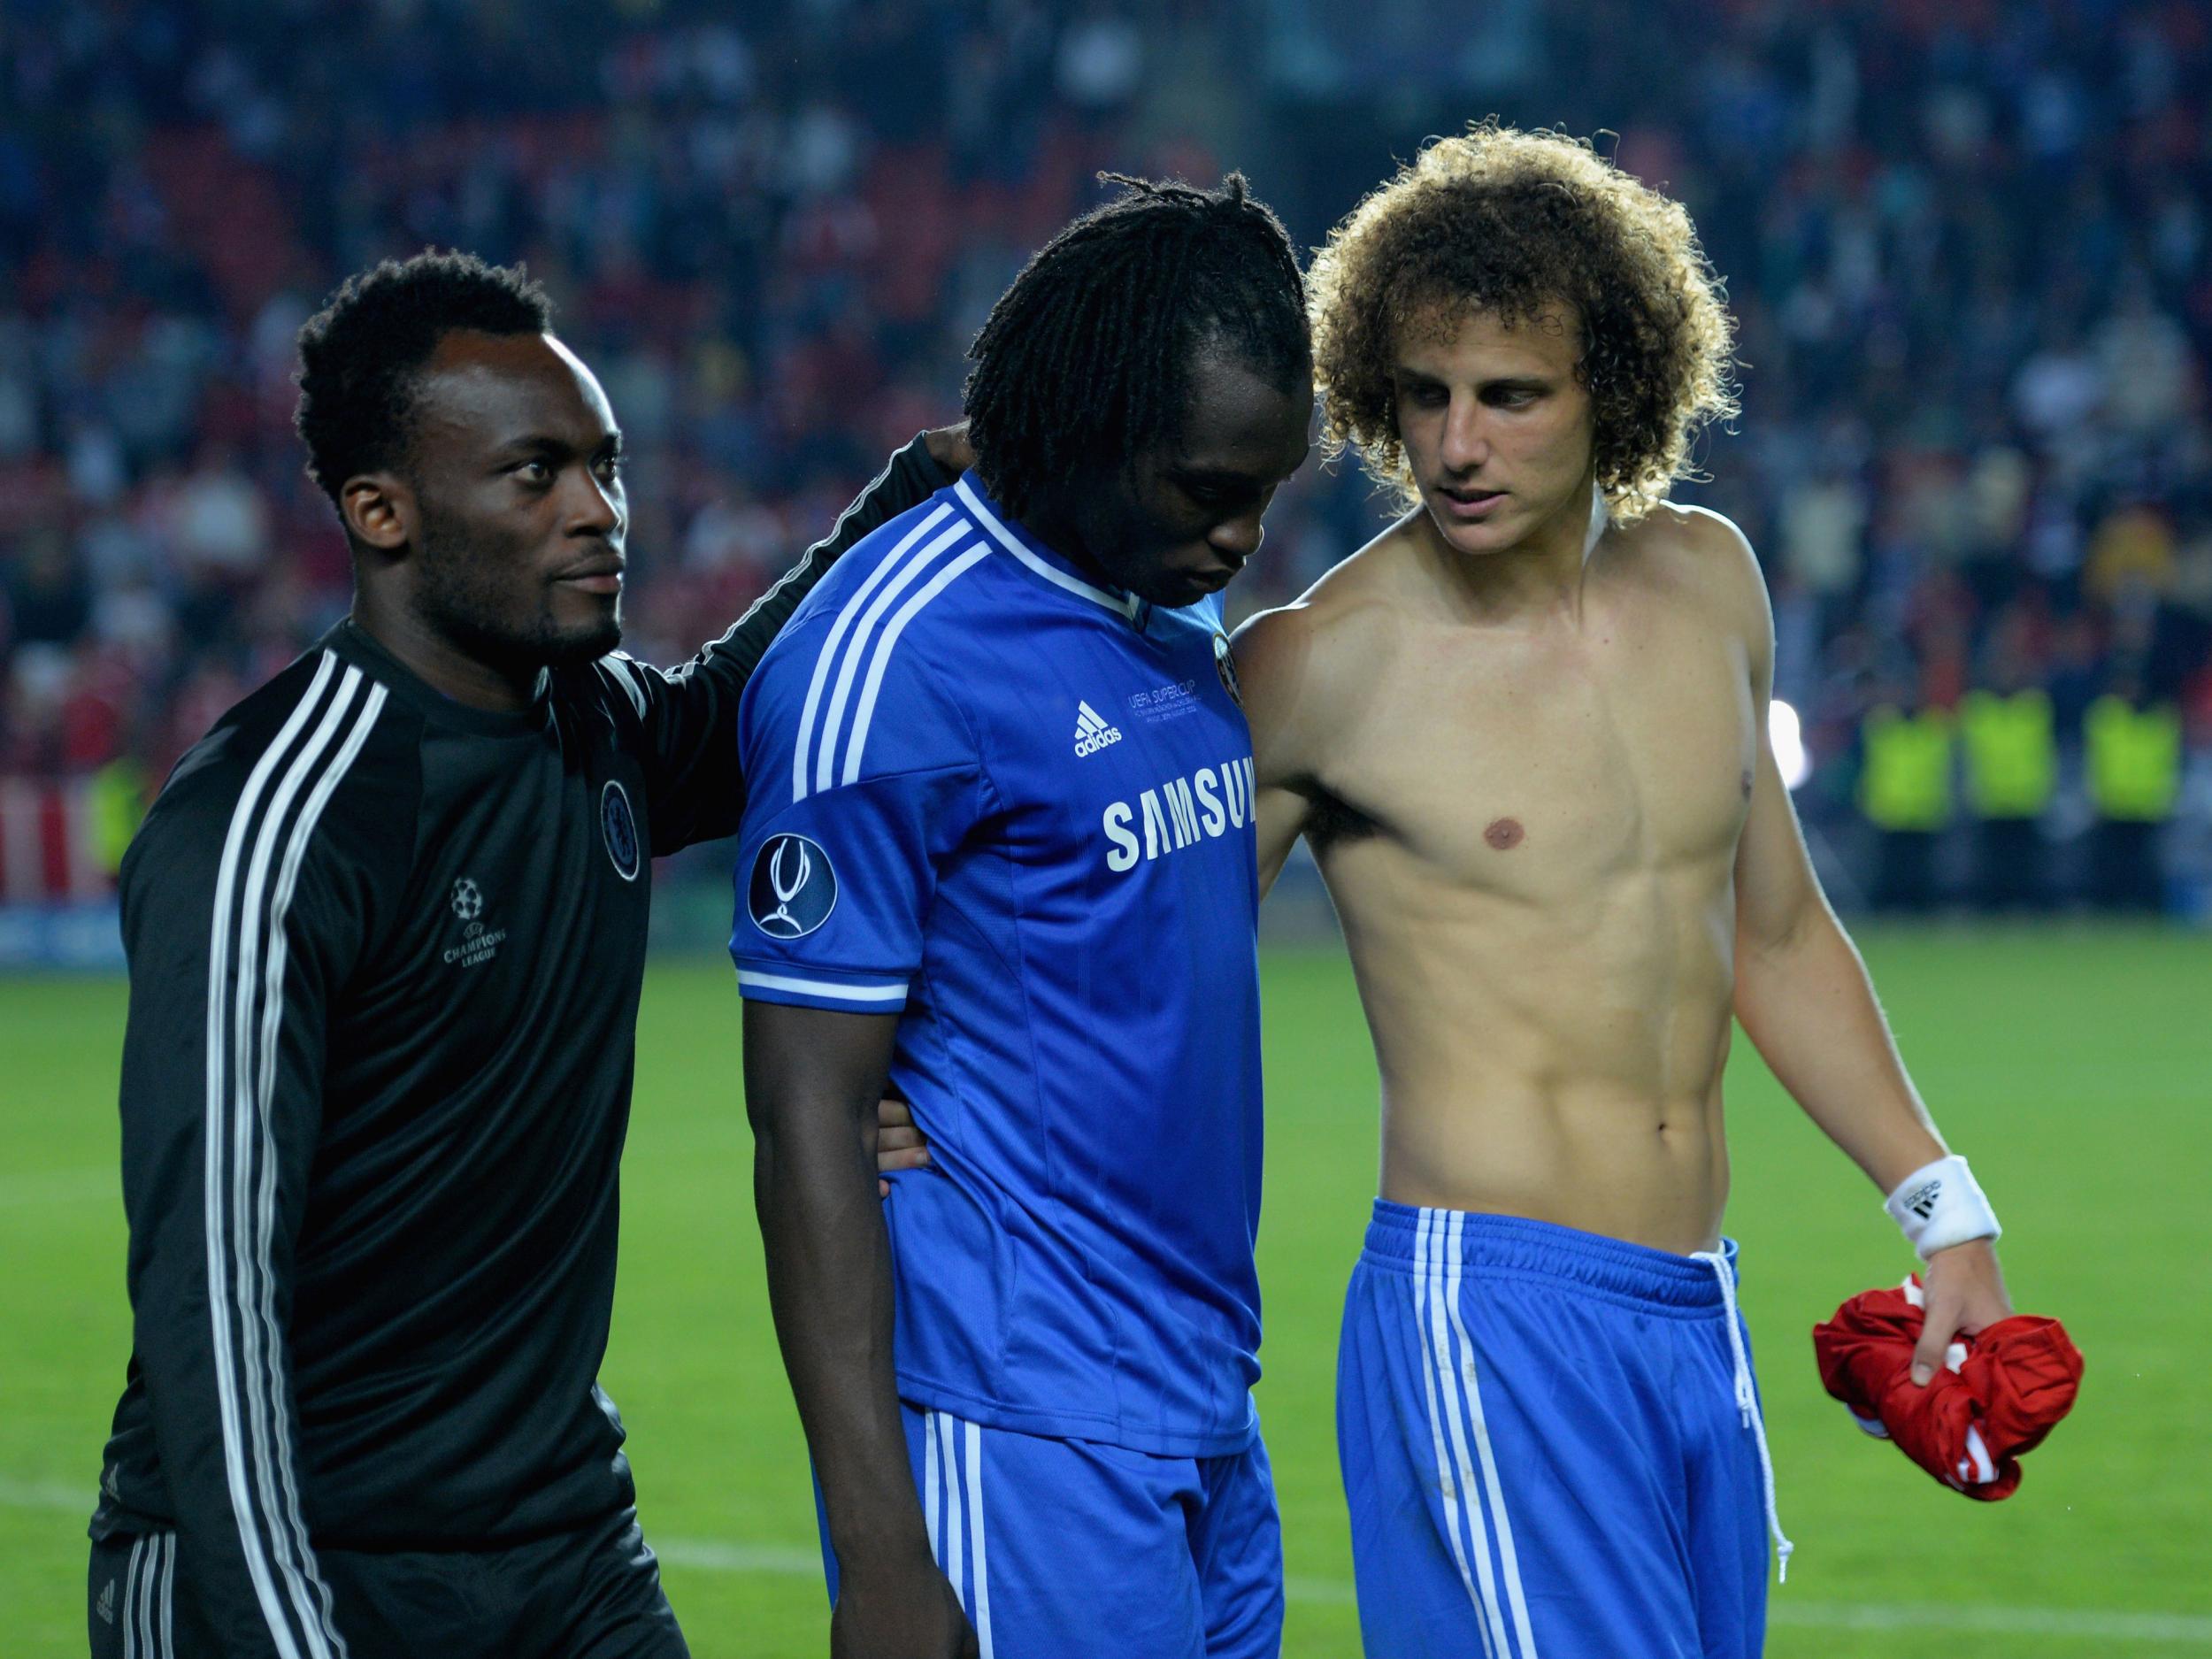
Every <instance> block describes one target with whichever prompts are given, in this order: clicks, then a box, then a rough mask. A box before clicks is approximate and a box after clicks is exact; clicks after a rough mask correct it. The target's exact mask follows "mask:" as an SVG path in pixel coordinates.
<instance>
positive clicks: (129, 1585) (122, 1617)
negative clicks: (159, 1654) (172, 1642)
mask: <svg viewBox="0 0 2212 1659" xmlns="http://www.w3.org/2000/svg"><path fill="white" fill-rule="evenodd" d="M145 1554H146V1540H144V1539H143V1538H141V1539H138V1540H135V1541H134V1542H133V1543H132V1545H131V1555H130V1561H129V1563H128V1564H127V1566H125V1568H124V1569H123V1606H122V1610H121V1611H120V1612H119V1613H118V1614H117V1615H116V1617H117V1619H118V1620H119V1622H120V1623H121V1624H122V1626H123V1659H138V1602H139V1594H140V1592H139V1587H138V1586H139V1578H138V1565H139V1562H140V1560H141V1558H142V1557H143V1556H144V1555H145Z"/></svg>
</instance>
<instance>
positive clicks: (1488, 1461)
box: [1444, 1210, 1537, 1659]
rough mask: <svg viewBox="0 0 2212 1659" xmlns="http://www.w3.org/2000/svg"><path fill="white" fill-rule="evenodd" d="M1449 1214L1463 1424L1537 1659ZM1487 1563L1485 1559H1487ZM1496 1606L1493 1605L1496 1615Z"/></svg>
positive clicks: (1516, 1623) (1508, 1588)
mask: <svg viewBox="0 0 2212 1659" xmlns="http://www.w3.org/2000/svg"><path fill="white" fill-rule="evenodd" d="M1449 1213H1450V1216H1451V1228H1450V1232H1449V1233H1448V1235H1447V1237H1446V1240H1445V1248H1446V1249H1447V1250H1448V1252H1449V1256H1448V1260H1449V1262H1450V1263H1451V1266H1450V1269H1449V1279H1448V1282H1447V1285H1446V1287H1445V1293H1444V1306H1445V1307H1446V1308H1447V1309H1448V1310H1450V1313H1451V1320H1452V1331H1453V1333H1454V1335H1455V1336H1456V1337H1457V1339H1458V1341H1459V1367H1458V1372H1457V1379H1458V1380H1460V1381H1463V1382H1464V1384H1465V1385H1466V1390H1467V1418H1468V1421H1469V1423H1470V1424H1471V1425H1472V1426H1473V1428H1474V1432H1475V1455H1476V1456H1477V1458H1478V1459H1479V1461H1480V1463H1481V1464H1482V1484H1483V1489H1484V1490H1485V1491H1486V1492H1487V1493H1488V1494H1489V1496H1490V1525H1491V1528H1492V1530H1493V1531H1494V1532H1495V1533H1496V1534H1497V1540H1498V1565H1499V1569H1500V1571H1501V1573H1502V1576H1503V1578H1504V1579H1505V1594H1506V1600H1507V1601H1508V1603H1509V1605H1510V1606H1511V1608H1512V1609H1513V1633H1514V1634H1515V1635H1516V1636H1517V1637H1518V1638H1519V1640H1520V1644H1521V1659H1537V1655H1536V1638H1535V1636H1534V1635H1533V1634H1532V1632H1531V1631H1530V1629H1529V1621H1528V1599H1527V1597H1526V1596H1525V1594H1523V1593H1522V1589H1521V1563H1520V1559H1519V1557H1518V1556H1517V1555H1516V1554H1515V1552H1514V1548H1513V1524H1512V1522H1510V1521H1509V1520H1508V1519H1507V1518H1506V1513H1505V1486H1504V1483H1503V1482H1502V1481H1501V1480H1500V1479H1498V1460H1497V1457H1496V1455H1494V1453H1493V1452H1492V1451H1491V1448H1490V1424H1489V1420H1488V1419H1487V1418H1486V1417H1484V1416H1483V1411H1482V1388H1481V1385H1480V1379H1479V1378H1478V1377H1477V1375H1476V1371H1475V1348H1474V1344H1473V1343H1472V1342H1471V1341H1470V1340H1468V1338H1467V1326H1466V1323H1465V1321H1464V1319H1463V1317H1462V1316H1461V1313H1460V1308H1459V1268H1460V1248H1459V1247H1460V1233H1461V1229H1462V1228H1463V1227H1464V1226H1465V1225H1467V1217H1466V1216H1465V1214H1464V1213H1463V1212H1462V1211H1459V1210H1452V1211H1450V1212H1449ZM1468 1502H1469V1503H1470V1505H1471V1504H1472V1503H1473V1502H1474V1499H1473V1497H1472V1495H1470V1497H1469V1500H1468ZM1485 1559H1487V1555H1486V1557H1485ZM1495 1605H1496V1604H1495V1603H1494V1602H1493V1603H1492V1606H1493V1609H1494V1608H1495Z"/></svg>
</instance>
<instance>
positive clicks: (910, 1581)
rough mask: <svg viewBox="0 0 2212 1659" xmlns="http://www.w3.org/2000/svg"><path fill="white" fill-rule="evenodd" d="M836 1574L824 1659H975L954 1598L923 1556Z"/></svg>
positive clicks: (972, 1638)
mask: <svg viewBox="0 0 2212 1659" xmlns="http://www.w3.org/2000/svg"><path fill="white" fill-rule="evenodd" d="M853 1568H854V1569H855V1570H853V1571H841V1572H840V1573H839V1575H838V1580H837V1605H836V1607H835V1608H834V1609H832V1610H831V1613H830V1659H978V1655H977V1649H976V1639H975V1630H974V1627H973V1626H972V1625H971V1624H969V1623H968V1616H967V1615H966V1614H965V1613H964V1612H962V1611H961V1610H960V1598H959V1597H958V1596H956V1595H955V1594H953V1589H952V1586H951V1585H950V1584H949V1583H948V1582H947V1581H946V1578H945V1575H944V1574H943V1573H942V1572H941V1571H939V1569H938V1566H937V1563H935V1562H934V1561H933V1560H932V1559H930V1557H929V1555H928V1554H927V1553H926V1551H925V1552H924V1553H923V1554H922V1555H920V1556H919V1557H918V1559H914V1560H902V1561H900V1562H897V1563H888V1564H885V1565H880V1566H873V1567H870V1566H864V1565H863V1564H862V1563H858V1562H856V1563H853Z"/></svg>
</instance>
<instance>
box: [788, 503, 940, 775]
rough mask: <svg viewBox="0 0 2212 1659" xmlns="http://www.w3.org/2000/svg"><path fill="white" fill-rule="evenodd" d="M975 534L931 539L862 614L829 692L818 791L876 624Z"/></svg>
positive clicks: (831, 770)
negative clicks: (941, 559)
mask: <svg viewBox="0 0 2212 1659" xmlns="http://www.w3.org/2000/svg"><path fill="white" fill-rule="evenodd" d="M972 534H974V533H973V531H972V530H971V529H970V527H969V526H967V525H965V524H958V523H956V524H955V525H954V526H952V527H951V528H950V529H949V530H947V531H945V532H944V534H941V535H940V536H938V537H936V538H935V539H934V540H933V541H930V542H929V543H928V544H927V545H926V546H925V547H923V548H922V549H920V550H919V551H918V552H917V553H915V554H914V555H913V556H912V557H910V558H909V559H908V560H907V561H906V563H905V565H903V566H902V568H901V569H900V571H899V573H898V574H897V575H896V576H895V577H893V578H892V579H891V580H890V581H888V582H887V583H886V584H885V585H884V588H883V591H882V592H881V593H879V594H878V595H876V596H875V598H874V599H873V600H872V601H871V602H870V603H869V606H868V608H867V610H866V611H863V612H862V613H861V617H860V624H859V626H857V627H856V628H855V629H854V630H853V633H852V638H851V639H850V640H849V641H846V644H845V657H844V660H843V662H842V663H841V664H839V666H838V670H837V684H836V687H835V688H834V689H833V691H832V692H831V694H830V703H829V711H828V713H827V714H826V715H825V716H824V717H823V720H822V741H821V746H820V748H819V749H818V750H817V751H816V756H815V765H814V787H815V790H816V792H817V793H819V792H820V791H822V790H824V789H826V788H828V787H830V781H831V780H832V778H833V776H834V775H835V768H836V756H837V736H838V730H839V727H840V726H841V723H842V721H843V719H844V718H845V710H846V706H847V704H848V703H849V700H850V699H851V696H852V689H853V682H854V680H855V679H856V677H857V676H858V674H859V672H860V661H861V657H862V656H863V654H864V653H865V652H866V651H867V649H868V641H869V639H870V637H871V636H872V634H874V633H875V630H876V626H877V624H879V622H881V621H882V619H883V615H884V613H885V612H886V611H888V610H890V608H891V607H892V606H893V605H894V604H896V603H898V601H899V598H900V596H901V595H903V594H904V593H905V592H906V590H907V589H908V588H910V587H911V586H912V585H913V583H914V580H915V579H916V578H917V577H918V576H919V575H921V573H922V572H924V571H925V570H926V569H927V568H928V567H929V566H930V565H933V563H935V562H936V559H937V557H938V556H939V555H940V554H941V553H943V552H944V551H945V550H946V549H948V548H950V547H952V546H954V545H955V544H956V543H957V542H959V541H964V540H965V539H966V538H967V537H969V536H970V535H972Z"/></svg>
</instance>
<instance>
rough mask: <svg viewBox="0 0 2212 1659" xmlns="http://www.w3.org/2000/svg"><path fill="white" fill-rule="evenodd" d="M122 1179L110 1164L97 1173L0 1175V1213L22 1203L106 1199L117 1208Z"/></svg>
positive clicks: (63, 1202)
mask: <svg viewBox="0 0 2212 1659" xmlns="http://www.w3.org/2000/svg"><path fill="white" fill-rule="evenodd" d="M122 1198H123V1178H122V1176H121V1175H120V1174H119V1173H118V1172H117V1171H116V1169H115V1167H114V1165H112V1164H110V1165H109V1166H107V1167H106V1168H104V1169H97V1170H37V1171H31V1172H29V1173H27V1174H12V1175H0V1210H14V1209H18V1208H19V1207H21V1206H23V1205H26V1204H81V1203H88V1202H91V1201H93V1200H94V1199H106V1200H109V1201H110V1202H113V1203H114V1204H115V1205H116V1206H117V1208H121V1205H122Z"/></svg>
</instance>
